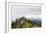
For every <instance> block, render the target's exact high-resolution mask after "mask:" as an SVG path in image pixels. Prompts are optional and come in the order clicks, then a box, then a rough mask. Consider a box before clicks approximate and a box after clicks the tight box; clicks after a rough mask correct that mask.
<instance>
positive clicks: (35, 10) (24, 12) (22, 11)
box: [12, 6, 41, 21]
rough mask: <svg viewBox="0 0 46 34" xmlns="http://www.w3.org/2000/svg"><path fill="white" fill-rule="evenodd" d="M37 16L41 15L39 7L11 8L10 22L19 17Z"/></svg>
mask: <svg viewBox="0 0 46 34" xmlns="http://www.w3.org/2000/svg"><path fill="white" fill-rule="evenodd" d="M32 15H34V16H32ZM39 15H41V7H40V6H12V21H14V20H15V19H16V18H17V17H21V16H25V17H33V18H35V17H36V16H39ZM39 17H41V16H39Z"/></svg>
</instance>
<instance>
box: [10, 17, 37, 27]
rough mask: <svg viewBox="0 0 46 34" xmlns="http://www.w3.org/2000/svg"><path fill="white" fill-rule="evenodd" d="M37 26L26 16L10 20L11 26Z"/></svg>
mask: <svg viewBox="0 0 46 34" xmlns="http://www.w3.org/2000/svg"><path fill="white" fill-rule="evenodd" d="M33 27H38V26H37V25H36V24H33V23H32V21H31V20H30V19H26V17H24V16H23V17H21V18H19V19H18V18H17V19H16V20H15V22H12V24H11V28H33Z"/></svg>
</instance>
